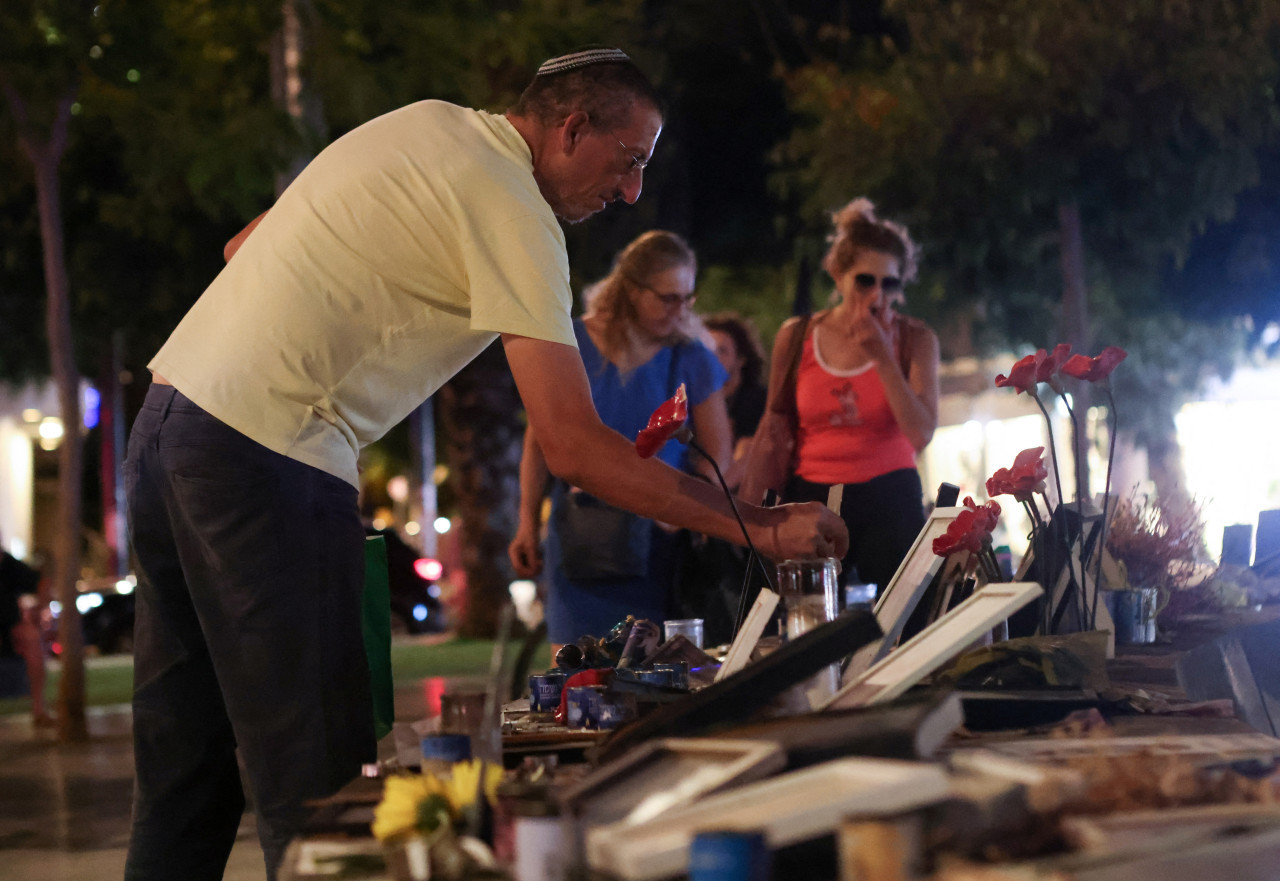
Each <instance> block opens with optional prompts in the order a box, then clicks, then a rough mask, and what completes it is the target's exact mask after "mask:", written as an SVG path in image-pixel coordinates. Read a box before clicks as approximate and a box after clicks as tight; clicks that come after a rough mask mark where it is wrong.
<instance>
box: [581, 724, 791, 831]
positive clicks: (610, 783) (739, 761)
mask: <svg viewBox="0 0 1280 881" xmlns="http://www.w3.org/2000/svg"><path fill="white" fill-rule="evenodd" d="M786 764H787V756H786V753H785V752H784V751H783V750H782V749H781V748H780V747H779V746H778V745H777V744H775V743H770V742H767V741H759V740H731V739H726V738H716V737H697V738H694V737H689V738H682V737H668V738H663V739H661V740H655V741H650V742H649V743H645V744H643V745H641V746H638V747H636V748H635V749H633V750H631V751H630V752H627V753H624V754H623V755H621V756H619V757H618V758H617V759H615V760H614V761H612V762H609V763H607V764H605V765H602V766H600V767H599V768H597V769H596V770H595V771H593V772H591V773H590V774H589V775H587V776H586V777H584V778H583V779H582V780H580V781H578V782H577V783H575V784H573V785H572V786H570V787H568V788H566V789H565V790H564V791H563V792H562V793H561V794H560V796H559V798H560V801H561V803H562V804H565V805H569V806H570V807H571V809H572V810H573V812H574V814H575V815H576V816H579V817H581V818H582V820H583V822H584V823H585V824H586V825H588V826H606V825H617V826H631V825H636V824H639V823H644V822H647V821H649V820H652V819H654V818H655V817H657V816H660V815H664V814H665V813H666V812H667V811H670V810H673V809H676V808H682V807H684V806H685V805H688V804H691V803H693V802H695V801H697V800H698V799H700V798H703V797H705V796H708V795H710V794H712V793H714V792H717V791H719V790H722V789H724V788H726V787H729V786H735V785H738V784H742V783H749V782H752V781H755V780H759V779H761V778H762V777H767V776H769V775H770V774H776V773H777V772H778V771H781V770H782V769H783V768H784V767H786Z"/></svg>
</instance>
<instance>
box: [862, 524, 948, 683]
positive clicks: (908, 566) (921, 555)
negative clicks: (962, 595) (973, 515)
mask: <svg viewBox="0 0 1280 881" xmlns="http://www.w3.org/2000/svg"><path fill="white" fill-rule="evenodd" d="M963 510H964V508H959V507H957V508H934V509H933V510H932V511H931V512H929V518H928V519H927V520H925V523H924V526H923V527H921V529H920V534H919V535H917V536H916V540H915V541H914V542H913V543H912V545H911V550H909V551H907V555H906V556H905V557H903V558H902V563H901V564H900V565H899V566H898V570H897V571H896V572H894V573H893V578H891V579H889V583H888V584H887V585H886V586H885V589H884V590H882V591H881V592H880V596H879V597H878V598H877V599H876V604H875V608H874V610H873V611H874V613H875V616H876V621H877V622H878V623H879V624H880V629H881V630H882V631H884V639H883V640H882V641H881V648H880V649H879V650H878V652H877V657H876V660H879V659H880V658H883V657H884V656H885V655H887V654H888V653H889V651H890V650H891V649H892V648H893V647H894V645H895V644H896V643H897V642H898V638H899V637H900V636H901V635H902V628H903V627H904V626H906V623H907V619H908V618H909V617H911V613H912V612H913V611H915V608H916V605H917V604H918V603H919V602H920V598H921V597H922V596H924V592H925V590H927V589H928V587H929V582H931V581H933V577H934V576H935V575H937V574H938V570H939V569H941V568H942V564H943V562H944V558H943V557H939V556H938V555H937V554H935V553H934V552H933V540H934V539H936V538H940V537H941V536H943V535H945V534H946V531H947V527H948V526H950V525H951V523H952V521H954V520H955V519H956V517H958V516H960V512H961V511H963Z"/></svg>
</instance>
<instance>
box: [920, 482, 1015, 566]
mask: <svg viewBox="0 0 1280 881" xmlns="http://www.w3.org/2000/svg"><path fill="white" fill-rule="evenodd" d="M962 507H963V510H961V511H960V513H959V514H957V515H956V519H954V520H952V521H951V522H950V523H949V524H948V525H947V531H946V533H944V534H943V535H940V536H938V537H937V538H935V539H934V540H933V552H934V553H935V554H937V555H938V556H939V557H945V556H947V555H948V554H950V553H952V552H953V551H958V550H965V551H970V552H972V553H975V554H976V553H978V552H979V551H981V550H982V546H983V545H984V544H986V542H987V541H989V540H990V538H991V531H992V530H993V529H995V528H996V523H998V522H999V520H1000V505H998V504H997V503H996V502H994V501H991V502H987V503H986V504H985V505H977V504H975V503H974V501H973V498H972V497H970V496H965V499H964V504H963V506H962Z"/></svg>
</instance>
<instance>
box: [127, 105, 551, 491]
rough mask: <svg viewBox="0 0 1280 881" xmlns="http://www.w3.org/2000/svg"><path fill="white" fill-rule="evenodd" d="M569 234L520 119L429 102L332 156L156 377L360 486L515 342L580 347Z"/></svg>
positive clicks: (287, 202)
mask: <svg viewBox="0 0 1280 881" xmlns="http://www.w3.org/2000/svg"><path fill="white" fill-rule="evenodd" d="M571 305H572V293H571V291H570V287H569V264H568V259H567V257H566V254H565V242H564V233H563V231H562V230H561V228H560V225H559V223H558V222H557V221H556V218H555V216H554V215H553V214H552V212H551V208H550V206H548V205H547V203H546V200H545V199H543V197H542V195H541V193H539V192H538V187H537V184H536V182H535V181H534V178H533V161H532V157H531V154H530V152H529V148H528V145H527V144H526V143H525V141H524V139H523V138H522V137H521V136H520V134H519V133H518V132H517V131H516V130H515V128H514V127H513V126H512V125H511V123H510V122H508V121H507V120H506V119H505V118H504V117H502V116H497V115H494V114H490V113H485V112H483V111H478V110H469V109H466V108H462V107H457V106H454V105H452V104H447V103H444V102H441V101H422V102H419V103H417V104H411V105H409V106H408V107H403V108H401V109H399V110H395V111H392V112H391V113H388V114H386V115H384V116H380V117H378V118H376V119H374V120H371V121H370V122H367V123H365V124H364V125H362V126H360V127H359V128H357V129H355V130H354V131H352V132H350V133H348V134H347V135H345V136H343V137H342V138H340V139H338V140H337V141H335V142H334V143H333V144H331V145H330V146H329V147H327V148H326V149H325V150H324V151H323V152H321V153H320V155H318V156H317V157H316V158H315V159H314V160H312V161H311V163H310V164H309V165H308V166H307V168H306V169H305V170H304V171H303V172H302V174H301V175H299V176H298V178H297V179H296V180H295V181H294V182H293V184H292V185H290V186H289V188H288V189H287V190H286V191H285V192H284V193H283V194H282V195H281V197H280V199H279V201H277V203H276V204H275V205H274V206H273V207H272V209H271V211H270V212H269V213H268V214H267V216H266V217H265V218H263V220H262V222H261V223H260V224H259V225H258V227H257V228H256V229H255V230H254V231H253V232H252V233H251V234H250V235H249V237H248V238H247V239H246V240H245V242H244V243H243V245H242V246H241V247H240V250H239V251H237V252H236V254H235V256H234V257H233V258H232V260H231V261H230V262H229V263H228V264H227V266H226V267H225V268H224V269H223V270H222V272H221V273H219V274H218V276H217V278H215V279H214V281H213V283H212V284H211V285H210V286H209V287H208V289H206V290H205V292H204V294H203V295H201V297H200V299H199V300H198V301H197V302H196V303H195V305H194V306H193V307H192V308H191V311H190V312H189V313H187V315H186V317H185V318H183V320H182V322H181V323H180V324H179V325H178V327H177V328H176V329H175V330H174V332H173V335H172V336H171V337H170V338H169V340H168V341H167V342H166V343H165V344H164V346H163V347H161V349H160V351H159V353H158V354H157V355H156V356H155V358H154V359H153V360H152V361H151V364H150V365H149V366H150V367H151V369H152V370H153V371H154V372H156V373H158V374H160V375H161V376H163V377H164V378H165V379H167V380H169V382H171V383H173V385H174V386H175V387H176V388H177V389H178V390H179V391H181V392H182V393H183V394H185V395H186V396H187V397H189V398H190V399H191V400H193V401H195V402H196V403H197V404H199V405H200V406H201V407H202V408H204V409H205V410H206V411H208V412H209V413H211V414H212V415H214V416H216V417H217V418H218V419H220V420H222V421H223V422H225V423H226V424H227V425H230V426H231V427H232V428H235V429H236V430H237V431H240V432H241V433H243V434H245V435H247V436H248V437H250V438H252V439H254V440H256V441H258V442H259V443H261V444H263V445H264V446H266V447H268V448H270V449H272V450H275V451H276V452H279V453H282V454H284V455H286V456H289V457H292V458H294V459H297V460H299V461H301V462H305V463H307V464H309V465H312V466H314V467H316V468H320V469H322V470H324V471H327V472H329V473H331V474H334V475H336V476H338V477H341V478H343V479H345V480H347V481H348V482H350V483H351V484H353V485H356V486H358V485H359V478H358V476H357V469H356V458H357V456H358V454H359V451H360V449H361V448H362V447H364V446H365V445H366V444H368V443H370V442H372V441H374V440H376V439H377V438H379V437H381V436H382V435H383V434H384V433H385V432H386V431H387V430H388V429H389V428H391V427H392V426H393V425H395V424H396V423H397V422H399V421H400V420H401V419H403V418H404V417H405V416H407V415H408V414H409V413H410V412H411V411H412V410H413V408H415V407H416V406H418V405H419V404H420V403H422V401H424V400H425V399H426V398H427V397H428V396H430V395H431V394H432V393H433V392H435V390H436V389H438V388H439V387H440V386H441V385H442V384H443V383H444V382H445V381H446V380H448V379H449V378H450V377H452V376H453V375H454V374H455V373H457V372H458V371H459V370H460V369H462V367H464V366H465V365H466V364H467V363H468V362H469V361H471V359H472V358H474V357H475V356H476V355H478V354H479V353H480V352H481V351H482V350H483V349H484V348H485V347H486V346H487V345H489V344H490V343H491V342H492V341H493V340H494V338H495V337H496V336H497V334H499V333H514V334H519V335H521V336H529V337H534V338H537V339H542V340H549V341H551V342H557V343H563V344H565V345H570V346H574V345H576V342H575V339H574V334H573V326H572V323H571V320H570V310H571Z"/></svg>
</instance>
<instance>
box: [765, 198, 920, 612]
mask: <svg viewBox="0 0 1280 881" xmlns="http://www.w3.org/2000/svg"><path fill="white" fill-rule="evenodd" d="M833 221H834V227H835V228H834V231H833V232H832V235H831V247H830V249H829V250H828V251H827V254H826V257H825V258H824V259H823V268H824V269H825V270H826V271H827V272H828V273H829V274H830V276H831V278H832V279H833V280H834V282H835V288H836V289H835V295H834V298H833V299H834V301H835V305H834V306H832V308H830V309H825V310H823V311H821V312H818V313H815V314H814V315H812V316H808V317H804V318H794V319H791V320H790V321H788V322H787V323H786V324H784V325H783V326H782V328H781V329H780V330H779V331H778V336H777V339H776V340H775V342H774V349H773V360H772V365H771V368H770V375H769V402H768V405H767V408H766V412H765V417H764V420H763V421H762V422H761V425H760V428H759V430H758V431H757V432H756V437H755V440H754V442H753V445H752V452H751V457H750V460H749V464H748V469H747V475H746V477H745V479H744V481H743V484H742V488H741V491H740V493H741V495H742V497H743V498H744V499H746V500H747V501H750V502H753V503H759V502H760V500H761V499H762V498H763V496H764V492H765V490H766V489H774V490H779V491H781V493H782V499H783V501H786V502H798V501H826V500H827V497H828V492H829V490H830V487H831V486H832V485H834V484H843V485H844V491H843V502H842V505H841V510H840V515H841V518H842V519H843V520H844V522H845V525H846V526H847V527H848V529H849V553H848V554H847V555H846V556H845V557H844V560H843V564H844V565H843V575H842V579H843V580H845V582H846V583H847V582H848V579H849V577H850V576H851V575H852V574H853V572H854V571H855V567H856V572H857V574H858V576H859V577H860V578H861V579H862V580H863V581H865V582H871V583H875V584H878V585H880V586H881V587H884V585H885V584H887V583H888V581H889V579H890V578H891V577H892V576H893V573H894V571H895V570H896V569H897V568H898V565H899V563H901V561H902V558H903V557H904V556H905V555H906V553H907V551H908V550H910V548H911V543H912V541H913V540H914V539H915V536H916V535H917V534H918V533H919V531H920V527H921V526H922V525H923V524H924V507H923V492H922V488H921V485H920V475H919V473H918V472H917V471H916V456H917V454H918V453H920V452H921V451H922V450H923V449H924V448H925V446H926V445H927V444H928V443H929V441H930V439H932V437H933V432H934V429H935V428H936V427H937V424H938V359H939V356H938V338H937V335H936V334H934V332H933V331H932V330H930V329H929V328H928V327H927V326H926V325H925V324H924V323H923V322H921V321H919V320H918V319H914V318H908V317H907V316H905V315H903V314H901V313H900V312H898V311H897V307H898V306H899V305H901V303H902V302H903V288H904V286H905V285H906V284H907V283H908V282H910V281H911V280H912V279H913V278H914V277H915V274H916V245H915V243H914V242H913V241H912V240H911V237H910V235H908V233H907V230H906V228H905V227H903V226H900V225H899V224H896V223H893V222H891V221H888V220H882V219H880V218H879V217H877V216H876V213H875V207H874V206H873V205H872V204H871V202H870V201H869V200H867V199H855V200H854V201H852V202H850V203H849V204H848V205H846V206H844V207H843V208H842V209H840V210H839V211H837V212H836V213H835V215H834V217H833Z"/></svg>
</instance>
